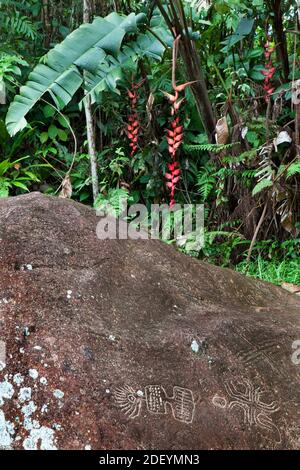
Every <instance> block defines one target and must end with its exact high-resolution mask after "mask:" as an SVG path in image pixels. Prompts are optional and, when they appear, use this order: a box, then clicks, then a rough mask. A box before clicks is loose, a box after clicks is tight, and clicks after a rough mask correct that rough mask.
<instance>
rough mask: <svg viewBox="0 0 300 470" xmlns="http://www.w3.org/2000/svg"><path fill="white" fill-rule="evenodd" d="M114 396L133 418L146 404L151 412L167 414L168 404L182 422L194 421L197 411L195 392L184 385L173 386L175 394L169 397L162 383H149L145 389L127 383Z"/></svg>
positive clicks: (175, 416) (173, 413)
mask: <svg viewBox="0 0 300 470" xmlns="http://www.w3.org/2000/svg"><path fill="white" fill-rule="evenodd" d="M114 397H115V400H116V402H117V404H118V405H119V407H120V408H121V409H122V411H123V412H124V413H125V414H126V415H127V416H128V417H129V418H131V419H135V418H137V417H138V416H139V415H140V413H141V410H142V405H143V404H145V406H146V409H147V411H148V412H149V413H151V414H154V415H159V414H160V415H167V414H168V409H169V408H168V406H169V407H170V408H171V411H172V415H173V417H174V419H176V420H177V421H180V422H182V423H187V424H189V423H192V422H193V419H194V412H195V400H194V396H193V392H192V391H191V390H189V389H187V388H183V387H177V386H175V387H173V396H172V397H169V396H168V395H167V392H166V390H165V388H164V387H163V386H162V385H147V386H146V387H145V388H144V391H141V390H139V391H136V390H134V389H133V388H132V387H129V386H128V385H125V386H123V387H121V388H118V389H116V391H115V392H114Z"/></svg>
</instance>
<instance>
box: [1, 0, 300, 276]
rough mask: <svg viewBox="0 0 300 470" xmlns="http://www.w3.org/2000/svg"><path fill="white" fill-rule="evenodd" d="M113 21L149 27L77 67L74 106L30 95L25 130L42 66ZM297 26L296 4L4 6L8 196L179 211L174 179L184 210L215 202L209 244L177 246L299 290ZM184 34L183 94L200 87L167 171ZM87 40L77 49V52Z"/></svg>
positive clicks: (108, 42) (277, 0)
mask: <svg viewBox="0 0 300 470" xmlns="http://www.w3.org/2000/svg"><path fill="white" fill-rule="evenodd" d="M112 12H116V13H118V14H119V15H124V17H127V16H128V15H130V14H132V13H135V14H136V15H137V17H136V18H141V21H140V20H139V21H140V24H139V21H137V23H136V24H135V25H134V27H133V26H130V27H128V29H126V28H125V29H126V31H125V35H124V38H123V40H122V41H121V42H120V44H118V46H117V45H116V36H115V37H112V36H111V35H109V34H107V35H106V36H105V35H103V38H102V39H101V40H102V43H101V44H102V46H103V50H104V51H105V54H106V58H105V60H106V62H105V67H104V65H102V67H100V66H99V61H98V62H97V60H98V59H97V57H96V56H95V54H90V55H89V57H88V59H87V56H85V61H83V59H82V56H81V59H80V60H79V58H78V59H76V60H77V63H75V61H73V62H72V73H73V75H72V77H71V78H68V80H69V82H68V83H67V84H66V89H65V91H66V92H68V94H69V95H70V97H69V98H70V99H68V100H67V99H66V100H65V102H63V101H64V96H63V95H62V94H61V96H59V95H60V94H59V93H58V95H57V91H55V89H54V88H53V84H52V85H51V86H52V90H54V91H53V93H52V92H51V90H50V88H48V89H47V91H46V92H45V93H44V92H43V94H42V96H41V97H40V98H39V99H33V94H34V93H33V92H32V94H31V95H30V99H32V106H31V107H30V109H28V113H26V120H27V122H26V125H25V124H24V121H22V117H23V116H21V114H20V112H19V111H20V110H19V109H17V106H12V105H11V104H12V103H13V102H14V103H16V101H17V102H18V98H16V96H18V94H19V92H20V86H21V85H24V84H25V83H26V82H27V80H28V76H29V73H30V72H31V71H32V70H33V68H34V67H35V66H36V65H37V64H48V66H49V67H50V65H51V67H52V68H54V69H55V67H56V68H57V67H60V68H61V70H66V69H67V68H68V67H70V65H68V64H67V59H66V57H67V54H66V56H65V57H64V56H63V55H61V57H58V58H57V57H56V62H55V63H52V64H51V59H50V57H51V56H50V55H48V52H49V50H51V49H53V48H54V47H55V46H56V45H57V44H60V43H62V41H64V40H65V38H66V37H69V36H68V35H69V34H70V33H71V32H72V31H74V30H77V28H78V27H79V26H80V25H81V24H82V23H89V22H92V21H93V19H94V18H96V17H107V15H111V14H112ZM139 14H143V15H141V16H140V17H139V16H138V15H139ZM131 18H132V17H131ZM299 20H300V5H299V2H297V1H287V0H270V1H261V0H252V1H248V0H245V1H236V0H223V1H218V0H216V1H212V2H207V1H200V0H198V1H197V0H178V1H177V0H174V1H163V0H157V1H150V0H149V1H139V2H136V1H134V0H126V1H125V0H124V1H121V0H114V1H109V0H106V1H105V0H99V1H97V0H95V1H89V2H88V1H81V0H67V1H58V0H54V1H49V0H43V1H39V0H26V1H19V2H17V1H9V0H7V1H2V2H1V3H0V41H1V45H0V152H1V153H0V160H1V161H0V196H1V197H7V196H8V195H10V196H13V195H18V194H23V193H26V192H28V191H36V190H38V191H42V192H44V193H46V194H57V195H58V194H61V195H63V196H66V197H70V196H71V197H72V198H73V199H75V200H78V201H80V202H83V203H85V204H89V205H94V206H95V207H97V205H99V204H100V203H105V202H107V203H109V204H111V205H113V206H117V205H118V201H119V198H120V197H125V198H126V199H127V201H128V204H129V205H130V204H134V203H137V202H140V203H143V204H146V205H147V206H149V207H150V205H151V204H153V203H169V202H170V188H171V183H170V179H168V178H169V177H168V176H167V175H168V174H169V175H170V172H171V173H172V174H171V176H172V178H173V179H172V180H171V182H174V181H175V182H174V183H172V184H173V186H174V191H175V193H174V194H175V196H174V197H175V201H176V202H178V203H179V204H187V203H193V204H204V205H205V225H206V234H205V238H206V244H205V247H204V248H203V249H202V250H201V251H200V252H197V253H195V252H192V253H190V251H189V245H188V242H186V243H181V244H180V243H179V249H181V250H183V251H184V252H186V253H188V254H191V255H193V256H197V257H198V258H200V259H205V260H208V261H209V262H212V263H215V264H218V265H222V266H229V267H234V268H235V269H237V270H239V271H241V272H244V273H247V274H250V275H254V276H257V277H260V278H263V279H266V280H269V281H271V282H275V283H277V284H281V283H283V282H289V283H294V284H300V261H299V259H300V258H299V255H300V239H299V229H300V217H299V208H300V198H299V194H300V193H299V191H300V139H299V125H300V58H299V47H300V46H299V31H300V24H299ZM118 21H119V20H118ZM93 24H94V23H93ZM95 28H96V25H95ZM98 30H99V29H98ZM103 34H104V33H103ZM91 35H92V30H91ZM179 35H180V41H179V50H178V57H177V61H176V80H177V84H178V83H180V84H184V83H186V82H193V83H192V84H190V85H189V86H186V87H185V89H184V90H182V93H181V91H180V93H179V94H180V95H182V96H181V97H184V101H182V102H181V103H180V109H178V123H179V120H180V123H179V124H180V126H183V130H182V132H181V131H178V132H179V134H178V142H179V141H180V146H178V150H177V149H176V152H175V153H176V161H177V163H178V167H172V168H171V167H170V164H171V163H170V162H172V158H173V157H174V155H175V154H174V153H173V154H172V149H171V150H170V143H169V142H168V141H167V139H166V132H167V130H168V129H170V123H172V119H173V118H172V116H170V102H169V101H170V95H171V94H172V93H174V90H175V89H174V77H173V80H172V65H173V68H174V54H173V51H172V46H173V41H174V39H176V38H178V36H179ZM78 38H79V39H78ZM85 41H88V35H87V36H86V37H85V36H82V41H81V40H80V36H74V38H73V42H69V43H68V44H70V48H71V49H72V47H73V52H74V51H75V52H74V54H75V55H76V50H79V49H83V48H84V47H85V44H84V43H85ZM103 41H104V42H103ZM102 46H101V47H102ZM68 47H69V46H68ZM71 49H69V50H71ZM85 50H88V47H87V46H86V49H85ZM101 50H102V49H101ZM107 50H109V51H110V53H109V54H108V52H107ZM67 52H68V51H67ZM92 52H93V51H92ZM70 54H71V52H70ZM105 54H104V55H105ZM99 60H100V59H99ZM101 60H102V56H101ZM57 61H58V62H59V61H60V63H58V62H57ZM52 62H54V61H52ZM49 64H50V65H49ZM91 64H92V65H91ZM103 64H104V63H103ZM64 67H65V68H66V69H64ZM97 67H98V68H97ZM48 70H49V68H48ZM80 73H81V74H82V77H83V79H82V80H83V85H82V86H78V87H77V88H76V86H75V81H76V79H78V80H79V78H78V76H79V74H80ZM49 76H50V75H49ZM76 77H77V78H76ZM46 78H47V80H48V79H49V77H46ZM46 78H45V80H46ZM66 80H67V79H65V81H64V83H66ZM95 80H96V81H97V80H98V81H97V82H95ZM33 81H34V80H33ZM30 83H32V82H30V81H29V82H28V83H27V85H28V84H29V88H30ZM32 87H33V88H32V89H33V90H34V86H33V85H32ZM62 88H64V87H62ZM32 89H31V91H32ZM49 90H50V91H49ZM70 90H72V91H70ZM20 93H21V95H22V89H21V92H20ZM24 93H25V92H24ZM26 93H29V90H28V89H27V91H26ZM14 100H15V101H14ZM171 102H172V98H171ZM176 102H177V101H176ZM10 106H11V108H9V107H10ZM9 109H10V111H9ZM7 113H8V114H7ZM179 124H178V127H179ZM128 126H129V127H128ZM133 131H134V132H133ZM172 138H173V137H172ZM172 142H173V141H172ZM172 145H173V144H172ZM173 150H174V149H173ZM172 155H173V156H172ZM173 160H174V159H173ZM173 163H174V161H173ZM170 168H171V169H170ZM176 168H180V172H179V171H178V172H177V173H175V170H176ZM176 175H178V178H177V179H174V178H176ZM171 176H170V178H171ZM168 182H169V183H170V184H169V185H167V184H166V183H168ZM173 242H174V243H176V240H174V241H173Z"/></svg>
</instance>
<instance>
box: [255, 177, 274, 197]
mask: <svg viewBox="0 0 300 470" xmlns="http://www.w3.org/2000/svg"><path fill="white" fill-rule="evenodd" d="M271 186H273V181H270V180H269V179H263V180H261V181H260V182H259V183H257V185H256V186H254V188H253V190H252V196H255V195H256V194H258V193H260V192H261V191H262V190H263V189H265V188H270V187H271Z"/></svg>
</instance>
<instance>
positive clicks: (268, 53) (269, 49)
mask: <svg viewBox="0 0 300 470" xmlns="http://www.w3.org/2000/svg"><path fill="white" fill-rule="evenodd" d="M274 50H275V47H274V44H272V43H271V42H270V40H269V39H268V40H267V42H266V44H265V59H266V66H265V70H263V71H262V74H263V75H264V77H265V80H264V91H265V101H266V103H268V102H269V101H270V95H271V94H272V93H273V91H274V89H275V88H274V86H273V85H272V83H271V80H272V78H273V76H274V74H275V72H276V67H274V65H273V61H272V54H273V52H274Z"/></svg>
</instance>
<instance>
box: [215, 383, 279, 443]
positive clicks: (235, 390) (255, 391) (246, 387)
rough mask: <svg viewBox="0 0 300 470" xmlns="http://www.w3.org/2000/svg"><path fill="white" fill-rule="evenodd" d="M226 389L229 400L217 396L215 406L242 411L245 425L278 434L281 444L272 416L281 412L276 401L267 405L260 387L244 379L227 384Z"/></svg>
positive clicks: (277, 440) (277, 435)
mask: <svg viewBox="0 0 300 470" xmlns="http://www.w3.org/2000/svg"><path fill="white" fill-rule="evenodd" d="M225 389H226V392H227V395H228V397H229V398H226V397H223V396H220V395H218V394H216V395H215V396H214V397H213V399H212V402H213V404H214V406H216V407H218V408H221V409H227V410H229V411H231V410H234V409H240V410H242V412H243V419H244V423H245V424H248V425H249V426H252V425H256V426H258V427H260V428H262V429H266V430H268V431H272V432H273V433H275V434H276V437H277V439H276V442H277V443H280V442H281V435H280V431H279V429H278V427H277V426H276V425H275V424H274V422H273V420H272V417H271V415H272V414H273V413H275V412H276V411H279V409H280V407H279V406H278V404H277V403H276V402H275V401H272V402H271V403H266V402H265V401H263V400H262V396H263V395H264V394H265V393H266V392H265V391H263V390H261V388H260V387H259V386H254V385H253V384H252V383H251V382H250V381H249V380H247V379H242V380H241V381H237V382H236V383H234V382H233V380H229V381H226V382H225Z"/></svg>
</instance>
